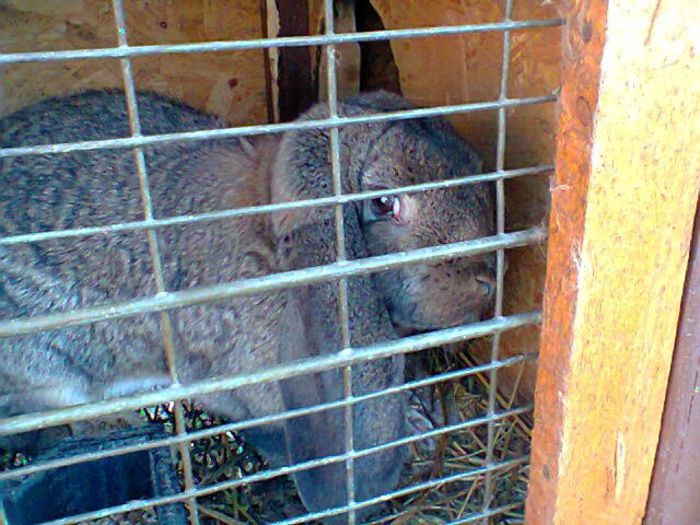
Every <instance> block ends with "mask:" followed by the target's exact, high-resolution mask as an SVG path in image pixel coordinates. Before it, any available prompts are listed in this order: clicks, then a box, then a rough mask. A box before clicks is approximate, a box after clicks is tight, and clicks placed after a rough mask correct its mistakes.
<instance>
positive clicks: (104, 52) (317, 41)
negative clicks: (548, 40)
mask: <svg viewBox="0 0 700 525" xmlns="http://www.w3.org/2000/svg"><path fill="white" fill-rule="evenodd" d="M563 24H564V21H563V20H561V19H549V20H546V19H543V20H517V21H512V22H496V23H490V24H462V25H454V26H437V27H424V28H414V29H390V30H383V31H366V32H362V33H337V34H333V35H309V36H290V37H278V38H255V39H249V40H225V41H215V42H200V43H187V44H157V45H147V46H128V47H106V48H100V49H70V50H62V51H33V52H20V53H3V54H0V65H2V64H17V63H21V62H54V61H64V60H82V59H97V58H127V57H132V58H133V57H140V56H149V55H164V54H176V53H215V52H224V51H243V50H250V49H269V48H278V47H299V46H323V45H334V44H347V43H351V42H375V41H378V40H390V39H391V40H394V39H403V38H426V37H432V36H449V35H462V34H468V33H484V32H491V31H505V30H520V29H536V28H544V27H556V26H561V25H563Z"/></svg>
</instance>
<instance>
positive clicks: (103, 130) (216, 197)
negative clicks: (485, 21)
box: [0, 91, 494, 523]
mask: <svg viewBox="0 0 700 525" xmlns="http://www.w3.org/2000/svg"><path fill="white" fill-rule="evenodd" d="M137 100H138V107H139V113H140V121H141V124H142V127H143V133H144V134H146V135H148V134H155V133H173V132H178V131H188V130H195V129H215V128H221V127H223V126H225V125H226V124H225V123H224V122H222V121H220V120H218V119H216V118H215V117H213V116H210V115H206V114H203V113H201V112H199V111H196V110H194V109H192V108H189V107H187V106H184V105H182V104H180V103H178V102H175V101H172V100H168V99H166V98H163V97H161V96H160V95H155V94H152V93H140V94H139V95H138V98H137ZM411 107H413V106H412V105H411V104H410V103H408V102H407V101H406V100H404V99H403V98H401V97H399V96H397V95H390V94H388V93H383V92H377V93H370V94H362V95H359V96H358V97H355V98H353V99H349V100H348V101H346V102H344V103H340V104H339V106H338V110H339V113H340V114H341V115H343V116H360V115H365V114H371V113H377V112H385V111H395V110H399V109H407V108H411ZM326 116H328V108H327V106H326V105H325V104H319V105H317V106H315V107H313V108H312V109H310V110H309V111H308V112H307V113H305V114H304V115H303V116H302V117H300V120H302V121H303V120H309V119H318V118H323V117H326ZM128 135H129V128H128V119H127V114H126V109H125V100H124V96H123V94H122V93H121V92H119V91H95V92H85V93H80V94H77V95H73V96H69V97H65V98H57V99H50V100H46V101H44V102H40V103H38V104H35V105H34V106H31V107H28V108H25V109H23V110H20V111H18V112H16V113H14V114H12V115H10V116H7V117H5V118H3V119H2V120H0V147H3V148H6V147H13V146H27V145H36V144H47V143H59V142H71V141H79V140H98V139H105V138H114V137H124V136H128ZM329 137H330V136H329V131H327V130H318V129H313V130H295V131H289V132H286V133H285V134H283V135H282V136H281V137H278V136H266V137H258V138H250V139H223V140H216V141H206V142H189V143H188V142H183V143H168V144H163V145H156V146H148V147H146V148H144V152H145V159H146V166H147V171H148V184H149V186H150V193H151V197H152V202H151V205H152V209H153V214H154V216H155V217H168V216H173V215H181V214H187V213H201V212H208V211H214V210H221V209H228V208H236V207H242V206H252V205H258V204H265V203H271V202H272V203H277V202H286V201H290V200H296V199H307V198H314V197H321V196H327V195H331V194H332V182H331V164H330V157H329V144H330V138H329ZM339 138H340V154H341V166H342V175H343V177H342V178H343V191H344V192H346V193H349V192H359V191H366V190H372V189H379V188H381V189H384V188H386V189H390V188H394V187H399V186H404V185H407V184H413V183H420V182H427V181H431V180H440V179H446V178H451V177H458V176H466V175H470V174H475V173H478V172H479V171H480V169H481V161H480V160H479V158H478V156H477V154H476V153H475V152H474V151H473V150H472V149H471V147H470V146H469V145H468V144H467V143H466V142H465V141H464V140H462V139H461V138H459V137H458V135H457V134H456V132H455V131H454V130H453V129H452V128H451V127H450V126H449V125H448V124H447V123H446V122H445V121H444V120H442V119H438V118H430V119H422V120H416V121H396V122H383V123H367V124H358V125H352V126H346V127H341V128H340V129H339ZM0 179H1V180H0V187H1V188H2V190H1V191H0V235H2V236H10V235H15V234H20V233H28V232H35V231H43V230H50V229H66V228H76V227H84V226H94V225H105V224H110V223H116V222H124V221H134V220H141V219H142V218H143V211H142V209H143V208H142V198H141V190H140V188H139V182H138V179H137V177H136V166H135V162H134V157H133V153H132V152H131V151H128V150H121V149H111V150H101V151H82V152H73V153H66V154H58V155H34V156H26V157H14V158H12V157H10V158H5V159H2V170H1V172H0ZM492 200H493V195H492V194H491V189H490V188H489V187H488V186H487V185H486V184H474V185H470V186H465V187H460V188H456V189H450V190H443V191H438V190H433V191H427V192H422V193H415V194H401V195H397V196H394V197H383V198H378V199H371V200H367V201H362V202H357V203H351V204H347V205H345V206H344V207H343V218H344V226H345V243H346V251H347V256H348V258H349V259H358V258H363V257H367V256H370V255H380V254H385V253H392V252H398V251H405V250H409V249H413V248H420V247H424V246H430V245H436V244H444V243H449V242H454V241H462V240H467V239H473V238H477V237H482V236H486V235H490V234H492V233H493V203H492ZM333 213H334V212H333V209H332V208H328V207H325V208H323V207H315V208H310V209H309V208H307V209H303V210H299V209H296V210H286V211H281V212H276V213H274V214H272V215H271V216H269V217H268V216H264V215H249V216H245V217H238V218H233V219H227V220H221V221H212V222H206V223H199V224H190V225H180V226H169V227H166V228H162V229H159V230H157V236H158V248H159V251H160V258H161V260H162V276H163V285H164V288H165V289H166V290H168V291H173V290H181V289H186V288H190V287H196V286H206V285H211V284H216V283H221V282H229V281H233V280H236V279H241V278H249V277H257V276H262V275H267V274H271V273H274V272H278V271H284V270H294V269H299V268H305V267H313V266H318V265H322V264H327V263H330V262H333V261H335V260H336V246H335V225H334V220H333ZM493 289H494V258H493V256H492V255H488V256H481V257H474V258H469V259H454V260H449V261H444V262H441V263H426V264H420V265H414V266H412V267H410V268H400V269H392V270H388V271H383V272H380V273H376V274H372V275H369V276H367V275H361V276H357V277H353V278H350V279H348V281H347V291H348V293H347V297H348V309H347V312H348V318H349V329H350V334H349V335H350V341H351V343H352V345H353V346H362V345H367V344H372V343H376V342H380V341H387V340H391V339H394V338H396V337H397V336H398V335H399V334H406V333H414V332H420V331H425V330H430V329H435V328H442V327H449V326H455V325H458V324H461V323H464V322H469V321H473V320H476V319H478V317H479V316H480V315H481V314H482V312H483V311H484V310H485V309H486V308H488V305H489V303H490V302H491V300H492V297H493ZM157 290H158V288H157V285H156V282H155V280H154V277H153V266H152V259H151V253H150V251H149V245H148V241H147V237H146V234H145V232H143V231H130V232H121V233H113V234H109V235H92V236H87V237H82V238H63V239H55V240H50V241H43V242H39V243H33V244H15V245H6V246H0V318H4V319H8V318H20V317H27V316H31V315H37V314H41V313H47V312H67V311H70V310H73V309H76V308H81V307H86V306H93V305H97V304H109V303H112V302H115V301H122V300H128V299H132V298H135V297H142V296H148V295H153V294H155V293H156V292H157ZM455 296H456V297H457V298H458V299H457V300H455V299H454V297H455ZM168 319H169V322H170V331H171V334H172V339H173V343H174V345H173V346H174V352H175V362H174V364H175V365H176V369H177V372H178V376H177V380H178V381H180V382H181V383H188V382H191V381H195V380H201V379H204V378H209V377H216V376H231V375H235V374H241V373H247V372H251V371H254V370H260V369H264V368H266V367H269V366H271V365H273V364H275V363H286V362H290V361H294V360H297V359H305V358H310V357H314V356H318V355H325V354H329V353H332V352H335V351H338V350H339V349H340V348H341V325H340V322H339V316H338V286H337V284H336V283H334V282H328V283H322V284H316V285H311V286H301V287H296V288H292V289H288V290H281V291H270V292H266V293H262V294H259V295H255V296H246V297H237V298H233V299H228V300H224V301H220V302H216V303H210V304H202V305H195V306H189V307H183V308H178V309H175V310H172V311H170V312H169V314H168ZM161 324H162V321H161V319H160V315H159V314H145V315H141V316H135V317H129V318H125V319H119V320H115V321H109V322H106V321H105V322H97V323H94V324H91V325H87V326H74V327H69V328H64V329H60V330H52V331H48V332H41V333H37V334H32V335H27V336H13V337H8V338H4V339H0V352H1V355H2V360H3V363H4V365H3V367H2V369H0V417H7V416H11V415H16V414H23V413H29V412H35V411H40V410H48V409H53V408H59V407H65V406H71V405H78V404H82V403H87V402H90V401H96V400H102V399H109V398H114V397H119V396H124V395H128V394H130V393H134V392H139V391H146V390H151V389H156V388H162V387H164V386H167V385H169V384H171V383H172V377H171V376H170V375H169V371H168V363H167V362H166V357H165V352H164V341H163V336H162V326H161ZM404 361H405V359H404V357H403V356H402V355H398V356H393V357H391V358H386V359H381V360H375V361H371V362H366V363H361V364H357V365H355V366H353V367H352V372H351V374H352V375H351V377H352V381H351V382H352V393H353V395H356V396H357V395H362V394H366V393H371V392H374V391H378V390H382V389H385V388H387V387H390V386H395V385H399V384H401V383H402V382H403V380H404V366H405V363H404ZM342 375H343V372H342V371H339V370H330V371H324V372H321V373H317V374H314V375H311V376H309V375H305V376H297V377H293V378H289V379H285V380H282V381H279V382H277V383H276V382H270V383H263V384H255V385H250V386H246V387H242V388H239V389H237V390H235V391H233V392H221V393H217V394H210V395H206V396H202V397H201V399H199V400H198V401H201V402H202V403H203V404H204V405H205V407H206V408H207V409H208V410H210V411H212V412H216V413H217V414H219V415H221V416H222V417H225V418H227V419H230V420H232V421H238V420H244V419H248V418H254V417H260V416H265V415H270V414H275V413H278V412H281V411H284V410H290V409H295V408H301V407H305V406H309V405H314V404H318V403H323V402H330V401H334V400H338V399H341V398H342V397H344V393H345V392H344V384H343V378H342ZM352 414H353V415H352V424H353V427H354V432H353V433H352V437H353V439H354V442H353V443H352V445H353V448H354V449H355V450H362V449H365V448H367V447H371V446H375V445H381V444H383V443H387V442H390V441H394V440H396V439H399V438H401V437H403V436H405V435H407V433H409V432H410V430H409V429H407V423H406V421H407V416H406V395H404V394H394V395H391V396H382V397H379V398H376V399H373V400H369V401H365V402H361V403H357V404H355V405H354V407H353V411H352ZM347 422H348V421H346V417H345V411H344V410H343V409H335V410H326V411H323V412H318V413H314V414H311V415H306V416H302V417H297V418H293V419H288V420H285V421H284V422H283V423H281V424H269V425H266V426H261V427H257V428H252V429H248V430H247V431H246V437H247V438H248V439H250V440H251V441H252V442H253V443H254V444H255V445H256V446H257V447H258V448H259V449H260V450H261V452H262V453H263V455H264V457H265V458H266V459H267V460H268V462H269V463H270V464H271V465H273V466H278V465H284V464H293V463H298V462H302V461H306V460H311V459H317V458H320V457H323V456H327V455H333V454H339V453H342V452H344V450H345V446H346V442H345V434H346V430H345V425H346V423H347ZM405 454H406V450H405V447H393V448H389V449H385V450H382V451H380V452H378V453H375V454H372V455H365V456H362V457H359V458H356V459H355V461H354V476H355V477H354V487H355V500H356V501H359V502H361V501H364V500H368V499H370V498H373V497H375V496H378V495H380V494H383V493H385V492H388V491H391V490H393V488H394V487H395V486H396V484H397V483H398V479H399V474H400V472H401V469H402V466H403V462H404V459H405ZM293 477H294V481H295V483H296V486H297V489H298V492H299V495H300V497H301V499H302V501H303V503H304V505H305V506H306V507H307V509H308V510H310V511H320V510H324V509H327V508H330V507H335V506H339V505H344V504H345V503H346V501H347V494H346V466H345V464H344V463H342V462H340V463H332V464H329V465H324V466H322V467H319V468H314V469H309V470H304V471H300V472H297V473H295V474H294V475H293ZM373 510H374V507H373V506H371V505H368V506H366V507H365V508H363V509H361V510H360V511H358V516H359V517H360V518H361V519H362V518H364V517H365V516H367V515H369V513H371V512H372V511H373ZM344 519H345V518H344V517H342V516H341V517H340V518H332V519H329V520H327V522H329V523H331V522H338V521H340V522H343V520H344Z"/></svg>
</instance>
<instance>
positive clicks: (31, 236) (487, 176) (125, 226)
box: [0, 164, 554, 246]
mask: <svg viewBox="0 0 700 525" xmlns="http://www.w3.org/2000/svg"><path fill="white" fill-rule="evenodd" d="M553 170H554V165H553V164H542V165H540V166H531V167H526V168H518V169H512V170H502V171H494V172H490V173H481V174H479V175H469V176H467V177H458V178H454V179H447V180H440V181H434V182H425V183H422V184H411V185H409V186H402V187H400V188H392V189H389V190H374V191H364V192H361V193H348V194H344V195H340V196H337V197H335V196H334V197H322V198H319V199H304V200H298V201H291V202H280V203H276V204H263V205H259V206H247V207H244V208H236V209H230V210H220V211H212V212H207V213H196V214H191V215H178V216H173V217H167V218H165V219H151V220H141V221H131V222H123V223H116V224H106V225H104V226H90V227H86V228H72V229H66V230H53V231H46V232H36V233H23V234H19V235H9V236H7V237H0V246H9V245H13V244H21V243H27V242H40V241H47V240H55V239H65V238H70V237H86V236H88V235H109V234H113V233H119V232H125V231H137V230H149V229H155V228H164V227H168V226H180V225H188V224H197V223H205V222H211V221H219V220H225V219H232V218H235V217H244V216H248V215H259V214H263V213H274V212H281V211H286V210H294V209H303V208H312V207H322V206H323V207H326V206H333V205H336V204H347V203H350V202H357V201H361V200H366V199H376V198H378V197H384V196H392V195H399V194H403V193H417V192H423V191H429V190H441V189H447V188H454V187H458V186H467V185H470V184H480V183H484V182H492V181H497V180H505V179H514V178H517V177H524V176H527V175H538V174H541V173H547V172H550V171H553Z"/></svg>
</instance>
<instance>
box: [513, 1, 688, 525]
mask: <svg viewBox="0 0 700 525" xmlns="http://www.w3.org/2000/svg"><path fill="white" fill-rule="evenodd" d="M565 17H566V19H567V27H566V29H565V31H564V38H563V48H564V49H563V61H564V64H563V78H562V82H563V85H562V99H561V108H560V109H561V111H560V129H559V135H558V150H557V159H556V176H555V181H554V182H553V186H552V212H551V217H550V240H549V254H548V267H547V280H546V290H545V302H544V320H543V327H542V336H541V337H542V339H541V341H542V342H541V356H540V365H539V370H538V380H537V392H536V410H535V431H534V437H533V452H532V466H531V474H530V477H531V479H530V489H529V496H528V502H527V513H526V518H527V523H528V525H539V524H561V525H576V524H586V525H589V524H598V523H601V524H602V523H604V524H611V525H612V524H614V525H626V524H638V523H641V521H642V518H643V515H644V509H645V504H646V500H647V495H648V491H649V482H650V478H651V473H652V467H653V463H654V455H655V452H656V447H657V442H658V439H659V431H660V423H661V415H662V411H663V406H664V396H665V393H666V386H667V381H668V372H669V367H670V363H671V356H672V352H673V345H674V339H675V333H676V326H677V321H678V311H679V305H680V300H681V295H682V291H683V282H684V277H685V272H686V267H687V260H688V250H689V243H690V238H691V230H692V222H693V216H694V212H695V208H696V204H697V199H698V180H699V178H700V148H699V147H698V144H700V82H698V78H699V77H700V63H699V58H698V56H699V54H700V49H698V48H697V36H696V35H697V27H699V25H700V11H699V10H698V9H697V5H696V3H695V2H689V1H687V0H663V1H662V0H608V1H605V0H569V2H568V3H567V6H566V7H565Z"/></svg>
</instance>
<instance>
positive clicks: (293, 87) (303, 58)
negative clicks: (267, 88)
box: [276, 0, 315, 122]
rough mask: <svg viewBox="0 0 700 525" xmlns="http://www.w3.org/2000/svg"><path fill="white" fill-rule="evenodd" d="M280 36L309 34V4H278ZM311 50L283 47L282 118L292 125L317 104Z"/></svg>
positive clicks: (281, 0) (294, 0) (296, 0)
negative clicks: (291, 122) (292, 122)
mask: <svg viewBox="0 0 700 525" xmlns="http://www.w3.org/2000/svg"><path fill="white" fill-rule="evenodd" d="M276 2H277V12H278V13H279V25H280V29H279V36H303V35H308V34H309V5H308V2H307V0H276ZM310 53H311V52H310V50H309V48H308V47H282V48H280V50H279V75H278V83H279V118H280V121H282V122H289V121H291V120H294V119H295V118H297V117H298V116H299V114H300V113H302V112H304V111H306V110H307V109H309V107H311V105H312V104H313V103H314V102H315V98H314V93H313V82H312V78H311V54H310Z"/></svg>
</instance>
